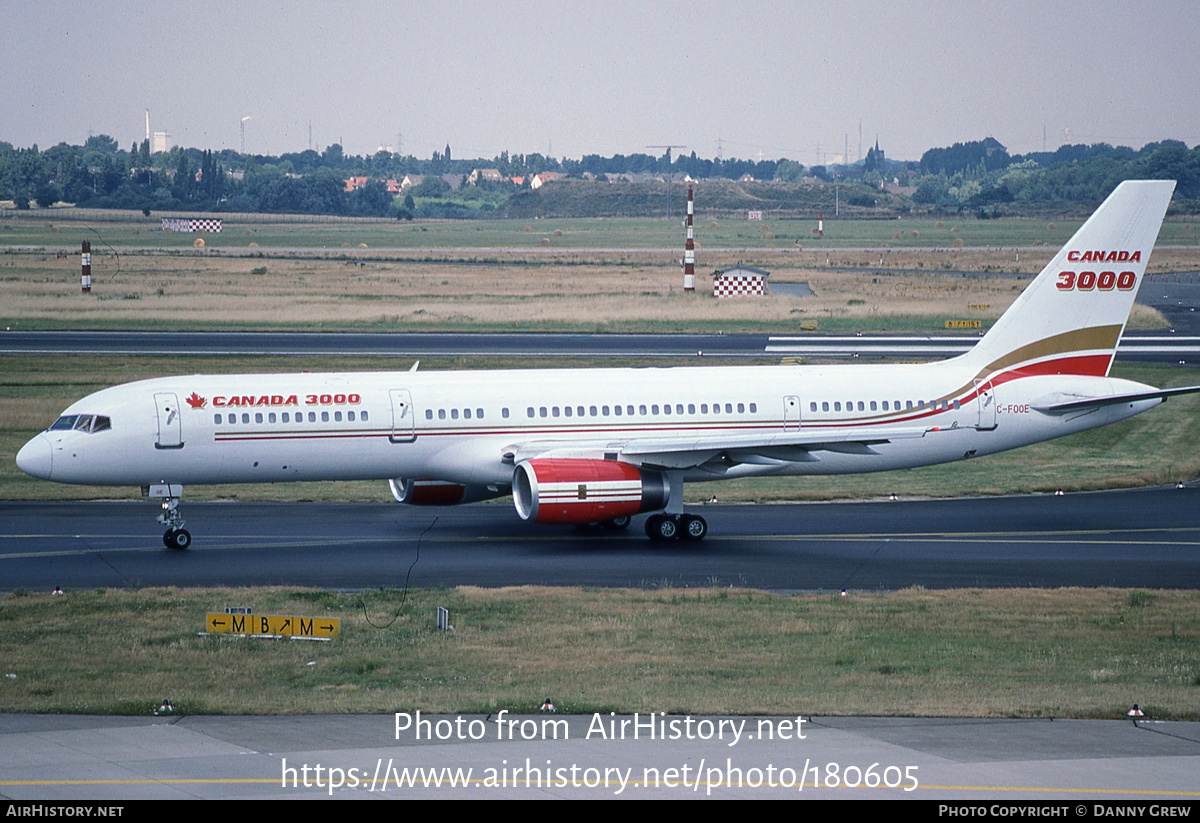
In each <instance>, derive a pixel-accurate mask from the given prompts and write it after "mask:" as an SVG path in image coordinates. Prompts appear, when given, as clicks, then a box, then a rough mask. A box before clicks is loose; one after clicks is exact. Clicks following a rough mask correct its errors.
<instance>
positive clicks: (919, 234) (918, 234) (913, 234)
mask: <svg viewBox="0 0 1200 823" xmlns="http://www.w3.org/2000/svg"><path fill="white" fill-rule="evenodd" d="M912 236H913V237H920V236H921V233H920V232H919V231H917V230H916V229H913V230H912Z"/></svg>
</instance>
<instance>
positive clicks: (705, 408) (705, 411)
mask: <svg viewBox="0 0 1200 823" xmlns="http://www.w3.org/2000/svg"><path fill="white" fill-rule="evenodd" d="M816 410H817V408H816V406H813V411H816ZM700 413H701V414H708V404H707V403H701V404H700Z"/></svg>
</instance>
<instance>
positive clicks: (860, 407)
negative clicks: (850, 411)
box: [858, 400, 867, 411]
mask: <svg viewBox="0 0 1200 823" xmlns="http://www.w3.org/2000/svg"><path fill="white" fill-rule="evenodd" d="M858 410H859V411H866V410H867V407H866V406H865V405H863V401H861V400H859V401H858Z"/></svg>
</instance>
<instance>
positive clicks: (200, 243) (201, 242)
mask: <svg viewBox="0 0 1200 823" xmlns="http://www.w3.org/2000/svg"><path fill="white" fill-rule="evenodd" d="M192 245H193V246H195V247H196V248H198V249H202V248H204V238H203V237H197V238H196V239H195V240H193V241H192Z"/></svg>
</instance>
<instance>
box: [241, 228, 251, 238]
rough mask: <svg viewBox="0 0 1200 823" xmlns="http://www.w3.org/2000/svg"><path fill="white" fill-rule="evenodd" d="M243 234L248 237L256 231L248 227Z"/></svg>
mask: <svg viewBox="0 0 1200 823" xmlns="http://www.w3.org/2000/svg"><path fill="white" fill-rule="evenodd" d="M242 234H244V235H246V236H247V237H249V236H250V235H252V234H254V232H252V231H250V229H246V230H245V231H244V232H242Z"/></svg>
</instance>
